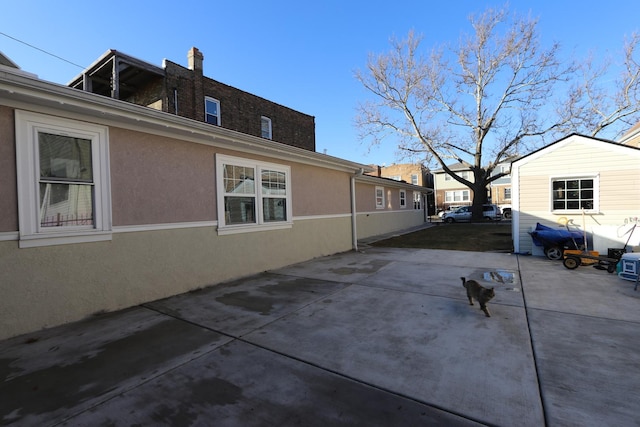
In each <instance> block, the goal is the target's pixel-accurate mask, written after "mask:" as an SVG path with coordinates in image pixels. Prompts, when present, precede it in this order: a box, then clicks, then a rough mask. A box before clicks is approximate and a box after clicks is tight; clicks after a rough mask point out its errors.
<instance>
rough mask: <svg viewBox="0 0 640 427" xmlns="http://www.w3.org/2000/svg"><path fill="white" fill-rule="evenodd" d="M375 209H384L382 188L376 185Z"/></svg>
mask: <svg viewBox="0 0 640 427" xmlns="http://www.w3.org/2000/svg"><path fill="white" fill-rule="evenodd" d="M376 209H384V188H383V187H376Z"/></svg>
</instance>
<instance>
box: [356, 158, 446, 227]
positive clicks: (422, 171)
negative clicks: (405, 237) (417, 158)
mask: <svg viewBox="0 0 640 427" xmlns="http://www.w3.org/2000/svg"><path fill="white" fill-rule="evenodd" d="M371 167H373V168H374V169H375V170H374V171H373V172H371V173H368V174H367V175H371V176H378V177H382V178H389V179H393V180H396V181H404V182H407V183H411V184H412V185H418V186H421V187H427V188H430V189H433V175H432V174H431V173H430V172H429V170H428V169H427V168H426V167H425V166H424V165H422V164H416V163H400V164H393V165H391V166H378V165H372V166H371ZM426 203H427V214H428V215H433V214H435V197H434V194H433V191H431V192H430V193H429V194H428V195H427V200H426Z"/></svg>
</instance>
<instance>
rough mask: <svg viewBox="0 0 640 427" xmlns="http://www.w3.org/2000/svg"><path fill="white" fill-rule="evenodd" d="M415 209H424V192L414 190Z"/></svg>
mask: <svg viewBox="0 0 640 427" xmlns="http://www.w3.org/2000/svg"><path fill="white" fill-rule="evenodd" d="M413 209H422V194H420V193H419V192H417V191H414V192H413Z"/></svg>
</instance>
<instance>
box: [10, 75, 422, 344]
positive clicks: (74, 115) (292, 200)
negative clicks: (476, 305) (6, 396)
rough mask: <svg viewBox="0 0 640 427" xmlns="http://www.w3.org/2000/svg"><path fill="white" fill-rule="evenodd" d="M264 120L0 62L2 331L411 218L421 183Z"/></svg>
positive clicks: (181, 287) (347, 244) (254, 266)
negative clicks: (314, 145)
mask: <svg viewBox="0 0 640 427" xmlns="http://www.w3.org/2000/svg"><path fill="white" fill-rule="evenodd" d="M94 77H95V75H94ZM150 78H151V79H152V80H153V77H150ZM139 83H142V82H139ZM95 84H96V82H95V81H94V87H95ZM163 102H164V100H163ZM221 106H222V108H223V110H222V120H223V121H224V120H225V115H224V103H222V102H221ZM260 114H262V112H256V116H255V117H257V116H258V115H260ZM249 117H252V116H249ZM231 121H232V120H231ZM275 123H276V121H275V120H274V122H273V125H274V127H273V131H274V140H269V139H265V138H262V137H261V136H260V135H255V134H247V133H241V132H238V131H235V130H230V129H226V128H224V127H221V126H211V125H210V124H207V123H205V122H202V121H196V120H193V119H190V118H186V117H182V116H180V115H176V114H173V112H172V111H169V112H165V111H164V110H163V109H153V108H148V107H146V106H141V105H136V104H134V103H130V102H124V101H121V100H119V99H117V97H116V99H114V98H111V97H107V96H101V95H97V94H94V93H90V92H87V91H81V90H77V89H74V88H70V87H67V86H63V85H57V84H53V83H50V82H46V81H43V80H39V79H38V78H36V77H34V76H33V75H29V74H26V73H24V72H22V71H20V70H18V69H16V68H13V67H8V66H5V65H0V183H1V184H0V263H1V265H0V295H2V298H0V339H4V338H8V337H11V336H15V335H19V334H22V333H27V332H31V331H35V330H38V329H41V328H45V327H51V326H55V325H59V324H62V323H66V322H71V321H75V320H78V319H81V318H84V317H86V316H89V315H91V314H94V313H100V312H105V311H113V310H118V309H122V308H125V307H130V306H134V305H137V304H142V303H144V302H148V301H152V300H156V299H159V298H165V297H168V296H171V295H176V294H180V293H183V292H187V291H190V290H194V289H198V288H202V287H205V286H209V285H215V284H217V283H221V282H224V281H229V280H232V279H235V278H238V277H242V276H247V275H251V274H255V273H259V272H262V271H265V270H268V269H274V268H279V267H282V266H286V265H289V264H293V263H297V262H301V261H305V260H308V259H311V258H314V257H319V256H325V255H330V254H334V253H338V252H342V251H348V250H351V249H353V248H357V240H358V239H360V238H364V237H369V236H372V235H377V234H382V233H386V232H392V231H397V230H401V229H406V228H409V227H413V226H416V225H420V224H423V223H424V221H425V211H424V202H423V200H424V195H426V194H427V193H429V191H430V190H429V189H426V188H424V187H420V186H415V185H411V184H407V183H403V182H399V181H392V180H386V179H383V178H377V177H371V176H366V175H363V172H369V171H370V168H369V167H368V166H366V165H363V164H360V163H355V162H351V161H347V160H343V159H339V158H335V157H332V156H327V155H324V154H319V153H316V152H314V151H312V150H309V149H302V148H299V147H296V146H290V145H285V144H282V143H279V142H276V138H275V136H276V126H275ZM278 123H280V122H279V121H278ZM287 132H290V133H291V134H296V130H295V129H293V130H289V131H287ZM303 133H306V131H305V132H303ZM417 194H421V195H423V197H422V198H421V197H418V196H417ZM413 200H417V202H413Z"/></svg>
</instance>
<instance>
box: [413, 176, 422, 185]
mask: <svg viewBox="0 0 640 427" xmlns="http://www.w3.org/2000/svg"><path fill="white" fill-rule="evenodd" d="M418 178H419V177H418V175H416V174H412V175H411V184H413V185H420V183H419V182H418Z"/></svg>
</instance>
